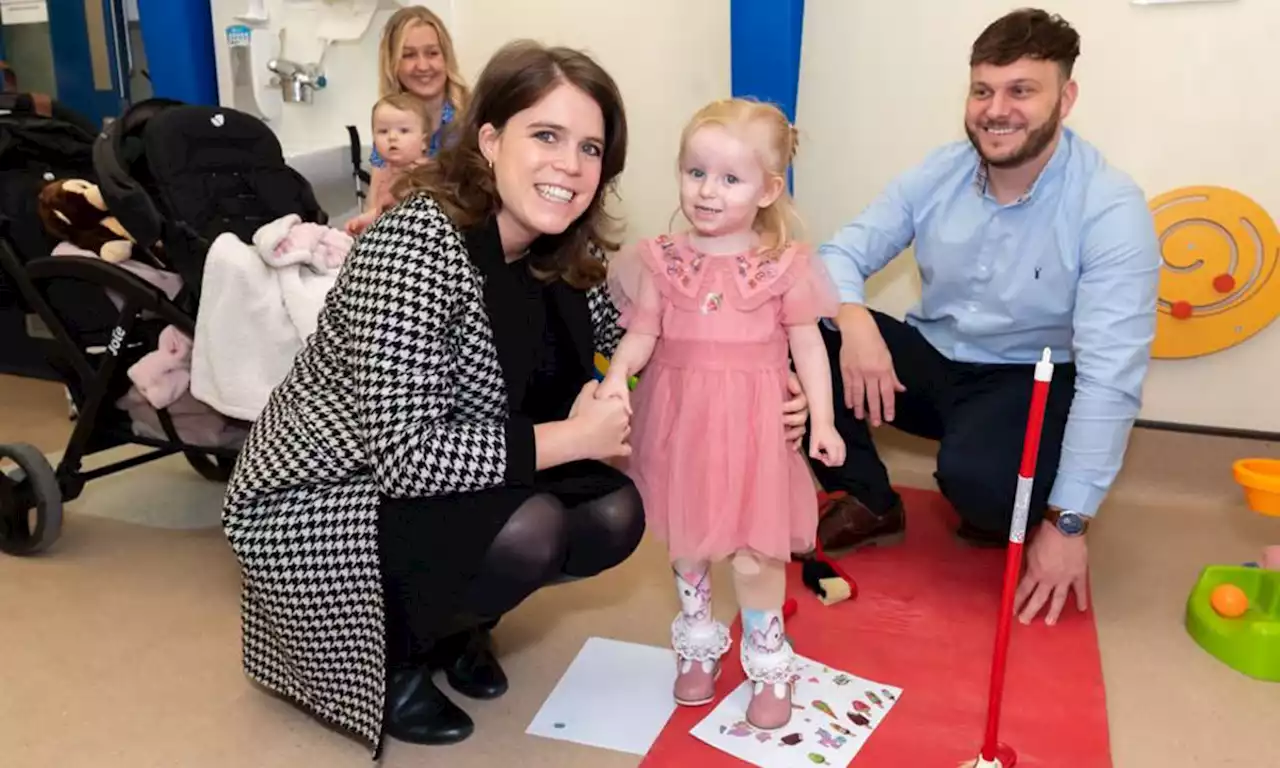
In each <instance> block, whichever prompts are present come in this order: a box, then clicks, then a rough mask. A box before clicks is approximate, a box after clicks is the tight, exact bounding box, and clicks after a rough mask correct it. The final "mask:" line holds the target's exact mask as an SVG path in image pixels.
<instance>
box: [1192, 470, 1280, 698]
mask: <svg viewBox="0 0 1280 768" xmlns="http://www.w3.org/2000/svg"><path fill="white" fill-rule="evenodd" d="M1232 469H1233V474H1234V475H1235V479H1236V482H1237V483H1239V484H1240V486H1241V487H1242V488H1243V489H1244V496H1245V501H1246V503H1247V504H1248V506H1249V508H1250V509H1251V510H1253V511H1254V512H1256V513H1258V514H1260V515H1267V516H1270V517H1280V461H1277V460H1274V459H1241V460H1240V461H1237V462H1236V463H1235V465H1234V466H1233V467H1232ZM1261 566H1262V567H1256V565H1255V564H1253V563H1249V564H1246V565H1211V566H1208V567H1206V568H1205V569H1204V570H1202V571H1201V572H1200V576H1199V578H1198V579H1197V580H1196V583H1195V586H1194V587H1193V588H1192V589H1191V594H1190V595H1189V596H1188V597H1187V608H1186V620H1185V621H1186V627H1187V633H1188V634H1190V635H1191V637H1192V639H1194V640H1195V641H1196V643H1197V644H1198V645H1199V646H1200V647H1201V648H1203V649H1204V650H1205V651H1206V652H1208V653H1209V654H1210V655H1211V656H1213V657H1214V658H1216V659H1218V660H1219V661H1221V662H1222V663H1224V664H1226V665H1227V666H1229V667H1231V668H1232V669H1234V670H1236V671H1237V672H1240V673H1242V674H1245V675H1248V676H1250V677H1253V678H1256V679H1258V680H1265V681H1268V682H1280V552H1278V551H1277V548H1276V547H1267V548H1266V551H1265V552H1264V554H1263V558H1262V563H1261Z"/></svg>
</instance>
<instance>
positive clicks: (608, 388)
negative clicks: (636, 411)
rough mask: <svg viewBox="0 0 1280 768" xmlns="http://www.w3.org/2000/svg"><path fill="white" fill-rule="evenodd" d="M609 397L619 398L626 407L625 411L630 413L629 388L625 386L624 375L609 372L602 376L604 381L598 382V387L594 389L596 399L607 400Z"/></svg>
mask: <svg viewBox="0 0 1280 768" xmlns="http://www.w3.org/2000/svg"><path fill="white" fill-rule="evenodd" d="M609 398H614V399H616V400H621V401H622V404H623V405H625V406H626V407H627V413H628V414H630V413H631V389H630V388H629V387H628V386H627V379H626V377H625V376H619V375H617V374H614V373H612V372H610V373H609V374H608V375H606V376H605V377H604V381H602V382H600V386H599V388H598V389H596V399H598V400H608V399H609Z"/></svg>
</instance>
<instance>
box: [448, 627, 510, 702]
mask: <svg viewBox="0 0 1280 768" xmlns="http://www.w3.org/2000/svg"><path fill="white" fill-rule="evenodd" d="M468 634H469V636H468V638H467V643H466V645H465V647H464V648H463V649H462V652H461V653H460V654H459V655H458V657H457V658H456V659H454V660H453V662H452V663H451V664H448V665H447V666H445V677H446V678H447V679H448V680H449V685H451V686H453V689H454V690H455V691H457V692H458V693H461V694H462V695H463V696H470V697H471V698H473V699H496V698H498V697H499V696H501V695H502V694H504V693H506V692H507V675H506V673H505V672H503V671H502V667H501V666H500V665H499V664H498V659H497V657H495V656H494V655H493V645H492V644H491V642H490V639H489V630H488V629H484V628H476V629H473V630H471V631H470V632H469V633H468Z"/></svg>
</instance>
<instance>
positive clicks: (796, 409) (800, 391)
mask: <svg viewBox="0 0 1280 768" xmlns="http://www.w3.org/2000/svg"><path fill="white" fill-rule="evenodd" d="M787 391H788V392H790V393H791V394H792V395H794V397H792V398H791V399H790V400H788V401H786V402H785V403H783V404H782V426H783V427H784V429H785V430H786V431H785V434H786V438H787V442H788V443H789V444H790V445H791V449H792V450H795V451H798V450H800V446H801V444H802V443H803V442H804V431H805V424H806V423H807V422H808V421H809V398H807V397H805V396H804V387H802V386H800V378H799V377H798V376H796V374H795V372H794V371H792V372H791V373H790V374H788V376H787Z"/></svg>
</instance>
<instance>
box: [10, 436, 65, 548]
mask: <svg viewBox="0 0 1280 768" xmlns="http://www.w3.org/2000/svg"><path fill="white" fill-rule="evenodd" d="M3 459H12V460H13V461H14V462H15V463H17V465H18V467H17V469H10V470H7V471H4V472H0V551H3V552H7V553H9V554H11V555H33V554H35V553H37V552H40V551H42V550H44V549H47V548H48V547H49V545H51V544H53V542H54V541H55V540H57V538H58V534H59V533H60V532H61V531H62V488H61V487H60V486H59V485H58V477H57V475H55V474H54V471H53V467H52V466H50V465H49V461H48V460H47V459H46V458H45V457H44V454H43V453H41V452H40V451H39V450H37V449H36V448H35V446H32V445H27V444H26V443H14V444H9V445H0V460H3Z"/></svg>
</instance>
